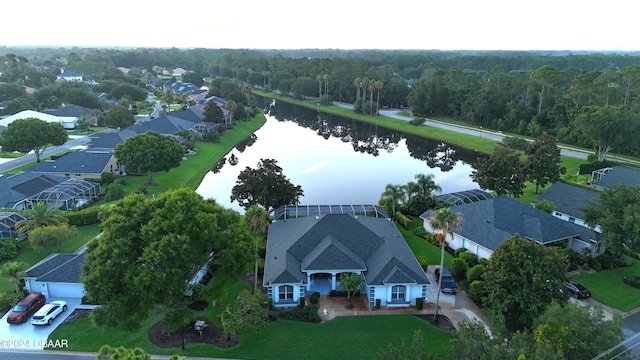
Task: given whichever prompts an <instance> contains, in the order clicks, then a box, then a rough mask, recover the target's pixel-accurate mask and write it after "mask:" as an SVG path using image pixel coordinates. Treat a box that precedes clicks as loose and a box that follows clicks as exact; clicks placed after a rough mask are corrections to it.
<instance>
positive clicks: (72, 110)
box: [42, 105, 91, 118]
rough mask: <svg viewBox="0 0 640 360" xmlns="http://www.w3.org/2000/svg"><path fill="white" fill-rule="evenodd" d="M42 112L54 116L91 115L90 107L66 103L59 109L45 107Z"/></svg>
mask: <svg viewBox="0 0 640 360" xmlns="http://www.w3.org/2000/svg"><path fill="white" fill-rule="evenodd" d="M42 112H43V113H45V114H49V115H54V116H70V117H77V118H79V117H81V116H89V115H91V109H89V108H88V107H84V106H80V105H67V106H65V107H63V108H60V109H45V110H42Z"/></svg>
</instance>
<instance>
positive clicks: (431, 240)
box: [424, 234, 440, 246]
mask: <svg viewBox="0 0 640 360" xmlns="http://www.w3.org/2000/svg"><path fill="white" fill-rule="evenodd" d="M424 238H425V239H426V240H427V242H428V243H429V244H432V245H435V246H440V241H439V240H438V236H437V235H436V234H427V235H425V236H424Z"/></svg>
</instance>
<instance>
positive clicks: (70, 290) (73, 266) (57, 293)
mask: <svg viewBox="0 0 640 360" xmlns="http://www.w3.org/2000/svg"><path fill="white" fill-rule="evenodd" d="M84 263H85V258H84V250H82V251H80V252H79V253H74V254H60V253H55V254H51V255H49V256H47V257H46V258H44V259H42V260H41V261H40V262H38V263H37V264H35V265H33V266H32V267H30V268H29V269H27V271H26V272H25V276H24V282H25V286H26V288H27V291H29V292H35V291H38V292H41V293H42V294H43V295H44V296H46V297H47V299H50V298H76V299H81V298H82V297H83V296H84V285H83V284H82V281H81V275H82V266H83V265H84Z"/></svg>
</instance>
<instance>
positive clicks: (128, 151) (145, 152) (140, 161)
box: [113, 131, 184, 185]
mask: <svg viewBox="0 0 640 360" xmlns="http://www.w3.org/2000/svg"><path fill="white" fill-rule="evenodd" d="M113 155H114V156H115V157H116V159H118V161H119V162H120V163H121V164H123V165H124V166H125V170H126V171H128V172H130V173H139V174H147V176H148V178H149V181H148V184H149V185H151V184H153V173H154V172H156V171H169V170H171V169H173V168H175V167H178V166H180V161H182V156H183V155H184V148H183V147H182V145H180V143H179V142H178V140H176V139H175V138H173V137H171V136H166V135H162V134H160V133H157V132H154V131H149V132H146V133H143V134H138V135H136V136H132V137H130V138H128V139H127V140H125V141H124V143H121V144H118V145H116V148H115V150H114V151H113Z"/></svg>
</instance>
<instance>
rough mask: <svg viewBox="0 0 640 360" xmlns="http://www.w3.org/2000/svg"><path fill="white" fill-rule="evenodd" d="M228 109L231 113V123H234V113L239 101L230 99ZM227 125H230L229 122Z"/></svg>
mask: <svg viewBox="0 0 640 360" xmlns="http://www.w3.org/2000/svg"><path fill="white" fill-rule="evenodd" d="M226 106H227V110H229V113H230V114H231V116H230V119H229V125H231V124H233V113H234V112H235V111H236V109H237V108H238V103H236V102H235V101H233V100H231V99H229V100H227V104H226ZM225 126H226V127H229V126H228V125H227V124H225Z"/></svg>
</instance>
